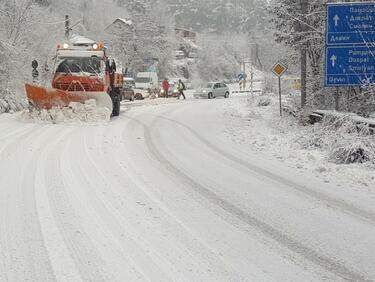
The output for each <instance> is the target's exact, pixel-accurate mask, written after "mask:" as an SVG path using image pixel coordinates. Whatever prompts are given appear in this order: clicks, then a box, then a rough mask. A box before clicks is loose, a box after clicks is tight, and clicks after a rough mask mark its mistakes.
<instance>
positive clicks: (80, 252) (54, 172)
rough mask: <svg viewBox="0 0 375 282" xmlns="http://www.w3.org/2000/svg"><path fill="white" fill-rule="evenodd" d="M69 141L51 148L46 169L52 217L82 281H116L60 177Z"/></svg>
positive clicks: (76, 132) (73, 134)
mask: <svg viewBox="0 0 375 282" xmlns="http://www.w3.org/2000/svg"><path fill="white" fill-rule="evenodd" d="M79 131H82V128H77V129H76V130H75V132H73V133H72V134H70V136H75V135H76V134H78V132H79ZM70 138H71V137H70ZM69 141H70V139H68V140H66V139H65V140H64V141H60V142H58V143H56V144H55V145H54V147H52V148H51V150H50V154H49V155H48V156H47V160H46V162H45V166H44V170H43V171H44V173H45V175H44V177H45V184H46V187H48V188H46V189H47V195H48V199H49V201H50V205H51V207H52V214H53V216H54V219H55V222H56V225H57V227H58V229H59V231H60V234H61V236H62V238H63V240H64V243H65V245H66V248H67V249H68V251H69V254H70V256H71V257H72V259H73V261H74V263H75V265H76V268H77V269H78V271H79V273H80V276H81V278H82V280H84V281H113V278H112V277H111V275H108V274H106V273H105V271H104V266H105V263H104V261H102V259H101V257H100V255H99V253H98V251H97V249H96V247H95V245H94V244H93V242H92V241H91V239H90V236H89V235H88V234H87V233H86V232H85V230H84V229H83V227H82V223H81V222H80V216H79V212H77V211H76V210H75V208H74V206H73V204H72V202H71V201H72V200H71V197H72V195H69V193H68V190H67V187H66V183H65V182H64V178H63V177H62V174H61V156H62V154H63V152H64V149H65V147H66V146H67V145H68V143H69ZM76 157H79V156H76ZM78 188H79V187H78Z"/></svg>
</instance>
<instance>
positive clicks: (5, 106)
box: [0, 90, 28, 114]
mask: <svg viewBox="0 0 375 282" xmlns="http://www.w3.org/2000/svg"><path fill="white" fill-rule="evenodd" d="M27 106H28V105H27V101H26V100H25V99H24V98H22V97H20V96H17V95H15V94H13V93H11V92H9V91H7V90H5V91H0V114H2V113H12V112H18V111H22V110H23V109H26V108H27Z"/></svg>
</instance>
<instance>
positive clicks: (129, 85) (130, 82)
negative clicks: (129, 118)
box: [121, 77, 135, 101]
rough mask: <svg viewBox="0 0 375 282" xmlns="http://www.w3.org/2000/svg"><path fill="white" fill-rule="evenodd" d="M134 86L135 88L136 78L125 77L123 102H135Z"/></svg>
mask: <svg viewBox="0 0 375 282" xmlns="http://www.w3.org/2000/svg"><path fill="white" fill-rule="evenodd" d="M134 86H135V82H134V78H131V77H124V83H123V87H122V95H121V101H122V100H129V101H133V100H134V90H133V88H134Z"/></svg>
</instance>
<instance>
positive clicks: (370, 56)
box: [326, 46, 375, 86]
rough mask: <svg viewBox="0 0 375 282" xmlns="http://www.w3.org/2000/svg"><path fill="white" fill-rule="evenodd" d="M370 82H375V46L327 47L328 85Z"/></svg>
mask: <svg viewBox="0 0 375 282" xmlns="http://www.w3.org/2000/svg"><path fill="white" fill-rule="evenodd" d="M370 83H371V84H372V83H375V47H366V46H335V47H330V46H328V47H327V49H326V85H327V86H331V85H358V84H370Z"/></svg>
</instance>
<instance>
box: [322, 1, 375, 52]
mask: <svg viewBox="0 0 375 282" xmlns="http://www.w3.org/2000/svg"><path fill="white" fill-rule="evenodd" d="M368 42H375V3H360V2H357V3H339V4H338V3H336V4H335V3H333V4H328V5H327V36H326V44H327V45H339V44H340V45H341V44H348V45H356V44H359V45H360V44H366V43H368Z"/></svg>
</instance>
